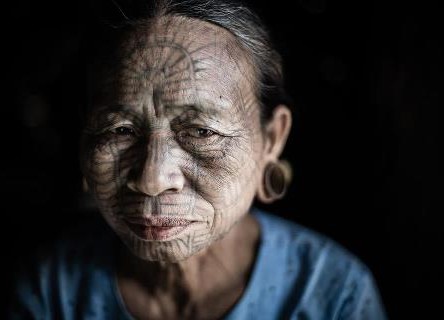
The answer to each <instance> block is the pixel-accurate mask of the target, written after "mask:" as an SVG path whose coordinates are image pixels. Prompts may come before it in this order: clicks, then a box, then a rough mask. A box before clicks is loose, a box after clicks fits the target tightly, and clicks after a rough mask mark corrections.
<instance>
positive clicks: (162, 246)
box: [83, 17, 291, 319]
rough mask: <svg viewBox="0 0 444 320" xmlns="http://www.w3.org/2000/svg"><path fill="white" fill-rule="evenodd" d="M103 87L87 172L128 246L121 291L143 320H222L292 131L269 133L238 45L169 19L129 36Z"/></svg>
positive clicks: (204, 27)
mask: <svg viewBox="0 0 444 320" xmlns="http://www.w3.org/2000/svg"><path fill="white" fill-rule="evenodd" d="M124 39H125V40H122V42H121V43H120V45H119V46H118V48H117V49H116V52H115V55H114V57H115V59H114V61H113V63H112V64H107V65H105V67H103V68H101V69H100V70H101V71H100V72H99V74H100V76H99V77H98V80H97V81H96V82H95V83H94V94H93V107H92V110H91V112H90V114H89V118H88V124H87V128H86V130H85V133H86V134H85V144H84V150H85V151H84V159H83V170H84V175H85V178H86V181H87V183H88V186H89V189H90V190H91V191H92V193H93V194H94V195H95V198H96V200H97V203H98V205H99V208H100V211H101V213H102V215H103V216H104V218H105V219H106V221H107V222H108V223H109V225H110V226H111V228H112V229H113V230H114V231H115V232H116V233H117V234H118V235H119V237H120V238H121V239H122V241H123V243H124V244H125V246H122V248H121V250H120V252H119V255H118V257H119V258H118V264H117V280H118V285H119V289H120V292H121V295H122V298H123V300H124V302H125V305H126V307H127V309H128V311H129V312H130V313H131V314H132V315H133V316H134V317H136V318H138V319H179V318H180V319H184V318H193V319H208V318H220V317H221V316H222V315H223V314H225V313H226V312H227V311H228V310H229V309H230V308H231V307H232V306H233V305H234V304H235V302H236V301H237V300H238V299H239V298H240V296H241V295H242V293H243V290H244V288H245V286H246V283H247V281H248V278H249V273H250V271H251V267H252V265H253V263H254V260H255V248H256V247H257V245H258V241H259V235H260V230H259V227H258V223H257V222H256V221H255V219H254V218H253V217H252V216H251V215H249V214H248V210H249V208H250V206H251V203H252V201H253V198H254V196H255V195H256V194H257V193H258V189H260V187H261V181H262V174H263V169H264V167H265V165H266V164H267V163H268V162H269V161H276V160H277V158H278V156H279V154H280V153H281V151H282V149H283V147H284V145H285V141H286V138H287V136H288V132H289V130H290V126H291V115H290V111H289V110H288V108H287V107H285V106H278V107H277V108H276V109H275V112H274V117H273V118H272V119H271V120H270V121H269V122H268V123H267V124H266V125H265V126H263V125H261V122H260V108H259V102H258V100H257V92H256V91H257V90H256V87H257V82H256V80H255V77H256V73H255V69H254V68H253V66H252V65H251V63H250V62H249V61H251V59H249V57H248V55H247V54H246V52H245V51H244V50H243V49H242V48H241V47H240V45H239V44H238V43H237V41H236V39H235V38H234V36H233V35H232V34H231V33H229V32H228V31H226V30H225V29H222V28H220V27H218V26H215V25H212V24H209V23H206V22H202V21H199V20H194V19H187V18H181V17H162V18H158V19H156V20H154V21H152V22H151V23H150V24H149V25H140V26H137V27H135V28H133V29H132V31H130V32H128V33H127V34H126V37H125V38H124Z"/></svg>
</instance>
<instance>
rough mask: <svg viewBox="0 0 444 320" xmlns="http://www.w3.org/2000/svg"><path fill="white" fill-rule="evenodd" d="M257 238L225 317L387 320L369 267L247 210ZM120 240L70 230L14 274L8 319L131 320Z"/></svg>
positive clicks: (323, 240) (311, 235) (97, 230)
mask: <svg viewBox="0 0 444 320" xmlns="http://www.w3.org/2000/svg"><path fill="white" fill-rule="evenodd" d="M253 214H254V215H255V217H256V218H257V220H258V221H259V224H260V228H261V239H260V244H259V248H258V253H257V258H256V261H255V264H254V267H253V270H252V274H251V277H250V280H249V283H248V284H247V287H246V289H245V291H244V294H243V296H242V297H241V298H240V300H239V301H238V302H237V303H236V305H235V306H234V307H233V308H232V310H230V312H229V313H228V314H227V316H226V317H225V319H227V320H237V319H255V320H256V319H267V320H268V319H298V320H303V319H313V320H324V319H341V320H342V319H362V320H364V319H370V320H380V319H386V316H385V313H384V308H383V305H382V303H381V300H380V297H379V294H378V290H377V288H376V286H375V282H374V280H373V277H372V274H371V272H370V271H369V270H368V269H367V267H366V266H365V265H363V264H362V263H361V262H360V261H359V260H358V259H357V258H356V257H354V256H353V255H351V254H350V253H349V252H347V251H346V250H345V249H343V248H342V247H340V246H339V245H338V244H336V243H335V242H333V241H332V240H330V239H328V238H327V237H325V236H322V235H320V234H317V233H316V232H314V231H311V230H309V229H307V228H305V227H302V226H300V225H297V224H295V223H293V222H290V221H287V220H284V219H282V218H279V217H277V216H274V215H271V214H267V213H265V212H261V211H259V210H254V211H253ZM116 241H119V239H117V237H116V236H115V235H114V233H113V232H112V231H111V230H110V229H109V228H108V227H107V226H105V225H104V223H101V224H93V225H91V226H90V227H88V228H82V229H81V230H77V231H75V232H73V233H71V234H70V235H69V236H67V237H65V238H64V239H63V240H61V241H60V242H59V243H58V244H57V245H56V248H55V249H52V250H50V251H49V252H48V253H47V254H42V253H40V254H39V255H38V256H39V258H38V259H37V260H35V261H34V263H32V264H30V265H27V266H26V267H27V268H28V270H26V271H23V272H21V273H19V277H18V278H17V281H16V286H15V292H14V298H13V301H12V304H11V313H10V319H28V318H33V319H66V320H70V319H126V320H128V319H133V318H132V317H131V315H130V314H129V313H128V311H127V310H126V308H125V305H124V303H123V301H122V298H121V296H120V293H119V290H118V287H117V282H116V280H115V279H116V278H115V271H114V269H113V268H114V265H115V255H114V253H113V252H114V251H113V248H115V244H116Z"/></svg>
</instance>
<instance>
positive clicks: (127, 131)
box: [111, 126, 136, 136]
mask: <svg viewBox="0 0 444 320" xmlns="http://www.w3.org/2000/svg"><path fill="white" fill-rule="evenodd" d="M111 132H112V133H114V134H116V135H119V136H135V135H136V132H135V131H134V129H132V128H129V127H124V126H121V127H117V128H114V129H112V130H111Z"/></svg>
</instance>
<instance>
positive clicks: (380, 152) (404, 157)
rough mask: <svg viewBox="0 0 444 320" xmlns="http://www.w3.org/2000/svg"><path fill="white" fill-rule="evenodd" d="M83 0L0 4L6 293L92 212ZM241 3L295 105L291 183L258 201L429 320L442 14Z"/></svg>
mask: <svg viewBox="0 0 444 320" xmlns="http://www.w3.org/2000/svg"><path fill="white" fill-rule="evenodd" d="M89 2H90V1H87V0H82V1H70V2H65V1H49V0H45V1H31V0H26V1H25V0H23V1H16V2H14V4H9V5H8V6H6V7H3V9H2V12H3V22H4V24H5V26H4V27H3V32H4V33H5V35H4V36H3V37H2V39H1V41H2V51H3V58H2V60H3V62H4V63H5V65H4V66H3V68H2V70H3V73H2V75H3V77H2V78H3V80H4V85H3V88H5V89H6V90H5V93H4V94H3V99H2V101H3V106H2V108H1V119H2V124H3V128H2V129H3V130H2V133H3V135H2V140H1V141H2V144H1V145H2V151H1V153H2V156H1V158H2V165H1V167H0V178H1V188H2V189H1V194H2V198H3V200H2V202H1V203H2V209H1V215H2V220H1V224H2V233H1V235H2V236H1V242H0V243H1V252H2V256H3V259H2V261H3V262H2V265H3V266H4V268H5V269H4V271H3V277H4V279H5V282H6V286H5V287H4V288H6V290H4V291H3V294H4V295H5V298H6V297H7V295H8V293H9V292H8V288H9V285H10V277H8V275H9V274H10V272H11V271H12V270H13V269H14V264H15V262H16V261H17V259H18V258H20V257H22V256H23V255H25V254H27V253H28V252H30V251H33V250H34V249H35V248H36V247H37V246H40V245H43V244H45V243H48V242H50V241H51V240H52V239H54V237H56V236H57V234H59V233H61V232H63V230H64V228H67V227H69V226H71V225H73V224H76V223H79V221H83V219H87V217H88V215H89V214H93V213H91V211H92V210H91V207H90V205H89V202H88V201H87V199H85V197H84V196H83V195H82V192H81V182H80V170H79V165H78V138H77V137H78V133H79V131H80V112H79V109H80V108H79V107H80V106H81V103H82V99H81V94H80V93H79V92H81V90H82V89H83V88H84V87H83V85H84V84H82V78H81V77H80V76H79V72H78V71H79V70H80V69H81V68H80V66H81V49H80V42H81V39H82V34H84V32H87V30H85V23H84V22H85V19H86V18H87V17H88V15H89V10H90V9H89V8H90V6H89ZM252 3H254V6H255V8H256V10H257V11H258V13H259V14H260V15H261V16H262V17H263V19H264V20H265V22H266V24H268V26H269V28H270V30H271V33H272V36H273V38H274V39H275V43H276V45H277V47H278V49H279V50H280V52H281V53H282V55H283V57H284V65H285V71H286V78H287V88H288V90H289V92H290V94H291V95H292V96H293V98H294V99H295V102H296V112H295V118H296V119H295V123H294V128H293V130H292V132H291V137H290V142H289V144H288V146H287V149H286V150H285V154H284V157H286V158H287V159H289V160H290V161H291V162H292V164H293V168H294V181H293V184H292V185H291V187H290V189H289V195H288V196H287V197H286V198H285V199H284V200H282V201H280V202H278V203H275V204H273V205H271V206H268V207H265V208H266V209H268V210H271V211H274V212H276V213H277V214H280V215H282V216H284V217H287V218H289V219H292V220H294V221H297V222H299V223H301V224H304V225H307V226H309V227H311V228H313V229H316V230H318V231H320V232H322V233H325V234H327V235H328V236H330V237H331V238H333V239H335V240H336V241H338V242H339V243H341V244H342V245H344V246H345V247H346V248H348V249H349V250H350V251H352V252H353V253H355V254H356V255H357V256H358V257H360V258H361V260H363V261H364V262H365V263H366V264H367V265H368V266H369V267H370V269H371V270H372V271H373V273H374V275H375V278H376V280H377V283H378V285H379V288H380V291H381V295H382V298H383V301H384V303H385V305H386V309H387V311H388V314H389V316H390V318H392V319H429V318H435V317H434V316H432V314H433V312H434V311H436V310H438V307H439V303H440V301H441V300H442V298H443V294H442V288H443V287H442V282H441V281H442V275H443V264H442V262H441V260H442V256H443V254H442V252H443V251H444V250H443V247H444V246H443V244H444V241H443V231H442V226H443V224H442V220H443V219H442V218H441V217H440V215H441V214H442V213H443V211H442V208H441V207H440V206H439V204H440V203H439V202H440V200H441V199H442V186H441V185H442V181H441V179H440V178H441V177H442V175H441V174H440V173H441V163H442V160H441V159H439V157H438V155H439V153H440V151H441V150H440V149H442V141H439V140H438V129H439V128H440V127H441V122H442V119H443V118H442V117H440V116H439V109H440V108H441V107H442V106H443V102H444V99H443V98H444V93H443V88H444V87H443V84H444V83H443V80H442V79H443V74H444V63H443V58H444V52H443V38H444V37H443V36H442V34H441V30H440V27H441V25H440V24H441V23H440V20H442V17H441V16H442V14H443V13H444V12H443V10H439V9H438V4H430V3H427V2H414V3H408V2H407V1H399V2H398V1H382V0H374V1H342V0H341V1H339V0H336V1H332V0H299V1H293V2H292V3H290V1H254V2H252ZM433 289H438V291H434V293H433V294H432V292H431V291H430V290H433ZM3 300H4V299H3Z"/></svg>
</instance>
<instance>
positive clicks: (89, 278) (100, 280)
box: [10, 219, 113, 319]
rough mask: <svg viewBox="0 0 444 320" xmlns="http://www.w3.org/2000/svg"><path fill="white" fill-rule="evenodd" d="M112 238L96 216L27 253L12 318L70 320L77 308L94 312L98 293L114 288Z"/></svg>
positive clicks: (20, 266) (18, 278)
mask: <svg viewBox="0 0 444 320" xmlns="http://www.w3.org/2000/svg"><path fill="white" fill-rule="evenodd" d="M112 241H113V240H112V234H110V233H109V231H108V230H107V228H106V226H105V225H104V224H103V223H102V222H101V221H100V220H96V219H91V220H88V221H84V222H83V221H82V223H81V224H79V225H77V226H75V227H72V228H70V229H67V230H64V231H63V234H61V235H60V236H59V237H57V240H56V241H54V242H53V243H50V244H46V245H44V246H41V247H39V248H38V250H36V251H35V252H32V253H29V254H27V255H26V256H25V257H24V258H23V259H21V260H20V261H19V262H18V263H17V266H18V268H17V270H16V273H15V275H14V281H13V282H14V283H13V292H12V293H11V300H12V303H11V309H12V310H10V313H11V318H12V319H15V318H20V319H21V318H23V317H35V316H37V315H39V316H41V315H44V317H43V318H52V317H54V318H59V317H62V318H65V317H67V315H69V314H72V311H70V310H73V308H74V307H75V308H76V309H78V310H89V306H87V304H89V301H90V297H91V296H92V295H94V294H93V292H94V291H95V290H96V289H97V288H100V287H102V288H107V287H108V286H109V278H110V277H109V275H110V273H109V272H110V271H109V267H110V264H111V261H112V260H111V257H112V256H111V248H110V246H111V244H112ZM98 292H99V291H98ZM99 295H100V293H99ZM87 314H88V313H85V314H84V315H87ZM68 318H69V316H68Z"/></svg>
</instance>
